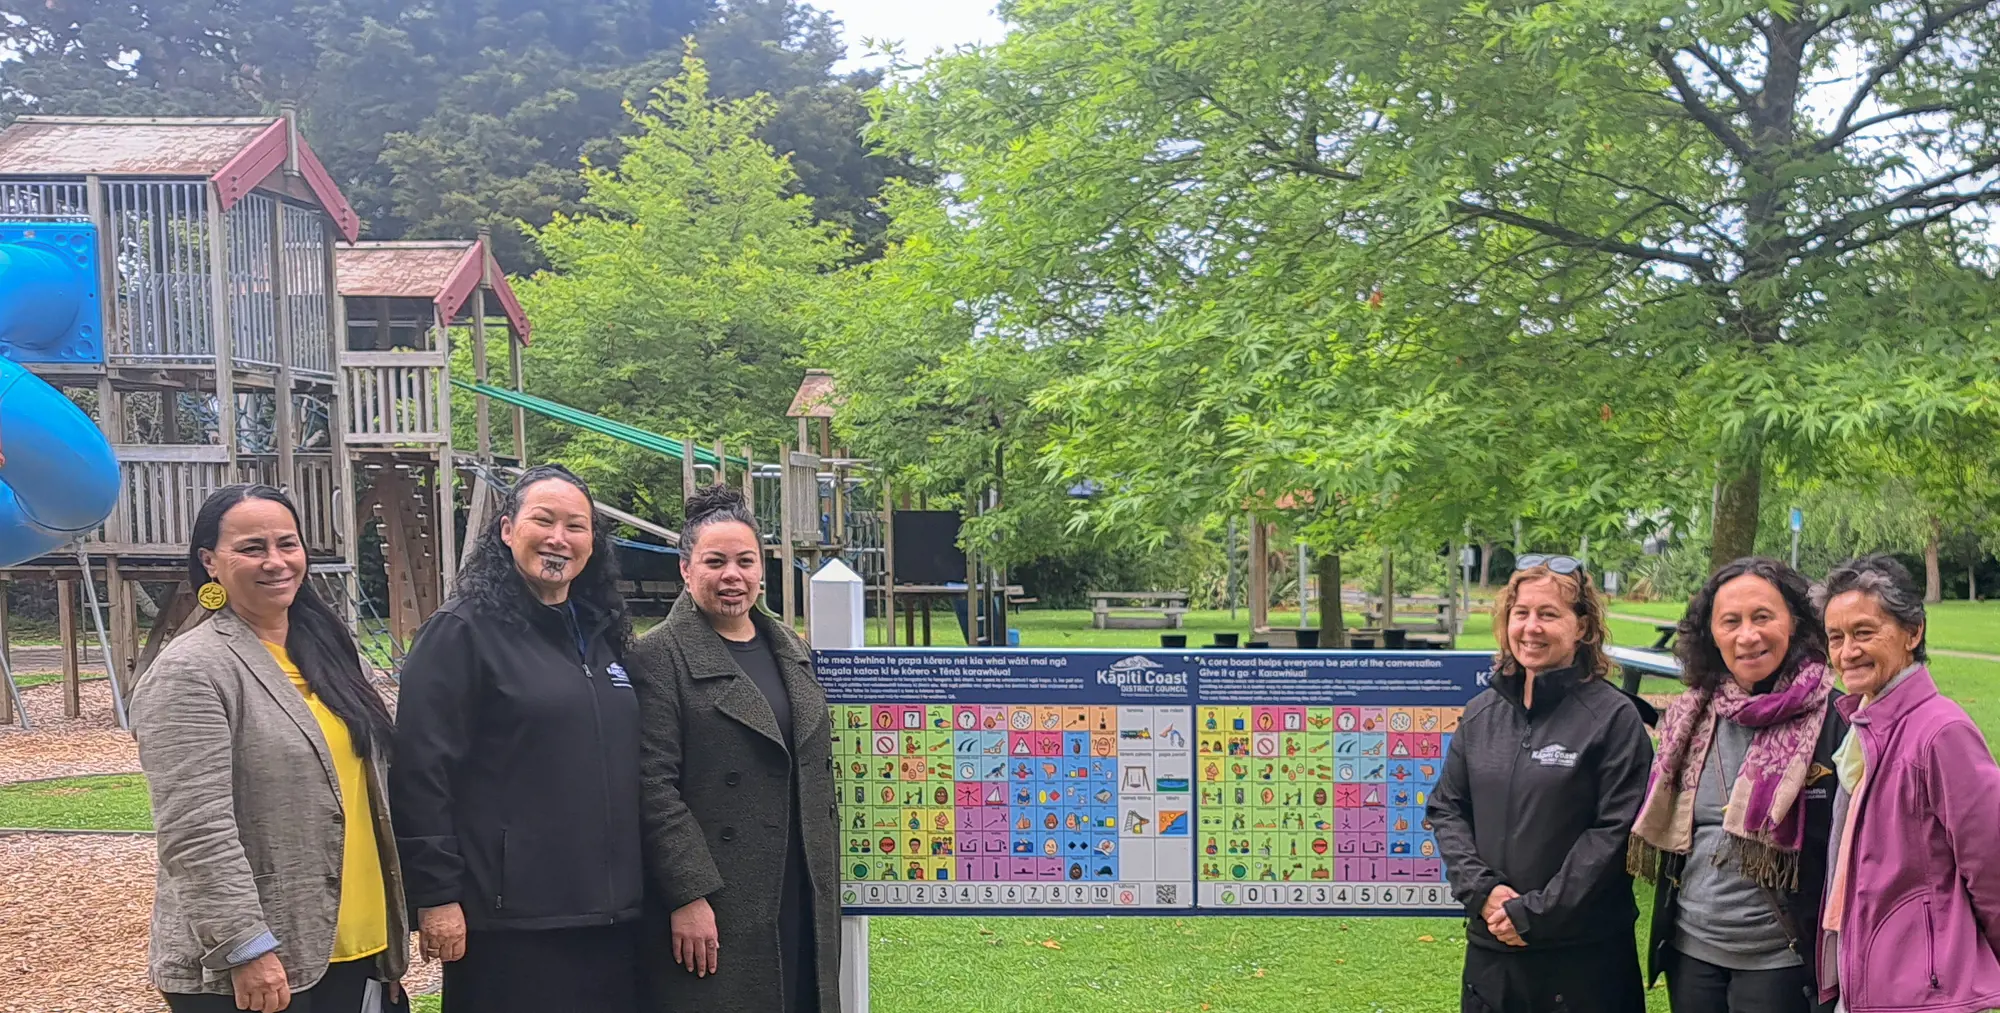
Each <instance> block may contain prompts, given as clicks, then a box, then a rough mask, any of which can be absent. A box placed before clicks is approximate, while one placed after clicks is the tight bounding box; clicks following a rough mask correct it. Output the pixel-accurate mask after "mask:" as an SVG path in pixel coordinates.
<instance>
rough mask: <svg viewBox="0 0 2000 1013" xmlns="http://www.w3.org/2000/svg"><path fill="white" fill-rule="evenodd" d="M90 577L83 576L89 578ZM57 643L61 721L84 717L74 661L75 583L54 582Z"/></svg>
mask: <svg viewBox="0 0 2000 1013" xmlns="http://www.w3.org/2000/svg"><path fill="white" fill-rule="evenodd" d="M88 576H89V574H85V577H86V578H88ZM56 641H57V642H58V643H60V644H61V645H62V686H63V717H66V718H74V717H80V716H82V714H83V687H82V685H81V684H80V682H79V679H80V678H81V674H80V673H79V672H78V671H77V661H76V582H75V581H73V580H57V581H56Z"/></svg>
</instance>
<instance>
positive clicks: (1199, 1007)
mask: <svg viewBox="0 0 2000 1013" xmlns="http://www.w3.org/2000/svg"><path fill="white" fill-rule="evenodd" d="M1680 609H1681V606H1679V605H1677V604H1663V603H1650V604H1637V603H1624V602H1621V603H1618V604H1617V605H1616V606H1615V610H1616V611H1619V612H1624V613H1628V614H1634V615H1657V616H1661V617H1662V618H1675V617H1677V616H1678V615H1679V612H1680ZM1934 616H1935V619H1934V622H1933V634H1932V636H1933V640H1932V642H1933V643H1935V644H1937V645H1938V646H1940V647H1943V646H1951V647H1956V648H1959V649H1962V650H1974V651H1985V652H1991V653H2000V604H1996V605H1972V604H1968V603H1956V602H1954V603H1947V604H1946V605H1944V606H1939V607H1934ZM1272 622H1273V624H1274V625H1279V626H1285V625H1292V624H1295V623H1296V622H1297V613H1296V612H1292V613H1282V612H1280V613H1274V614H1273V616H1272ZM1009 624H1010V625H1012V626H1014V627H1015V628H1017V629H1019V630H1021V640H1022V643H1023V645H1024V646H1029V647H1052V648H1065V647H1077V648H1082V647H1130V648H1138V647H1149V646H1150V647H1157V646H1158V644H1159V631H1157V630H1093V629H1091V628H1090V612H1089V611H1088V610H1083V609H1078V610H1046V611H1044V610H1031V611H1027V612H1021V613H1016V614H1013V615H1010V616H1009ZM1248 629H1249V614H1248V612H1247V611H1241V612H1239V613H1238V614H1237V618H1236V619H1235V620H1233V621H1232V620H1231V618H1230V616H1229V613H1228V612H1226V611H1210V612H1195V613H1190V614H1189V616H1188V620H1187V629H1186V630H1185V632H1186V633H1187V634H1188V641H1189V643H1190V645H1193V646H1201V645H1205V644H1207V643H1208V642H1209V640H1210V639H1211V637H1212V635H1213V634H1214V633H1215V632H1218V631H1227V630H1235V631H1238V632H1240V633H1244V634H1246V635H1247V633H1248ZM879 633H880V627H879V626H871V627H870V635H871V639H879ZM932 634H933V641H934V643H935V644H937V645H938V646H962V645H963V640H962V638H961V637H960V636H959V633H958V624H957V622H956V621H955V620H954V619H952V618H951V615H950V613H949V612H944V611H942V610H940V611H939V612H937V613H934V615H933V621H932ZM1612 636H1613V639H1614V641H1615V642H1617V643H1620V644H1625V645H1628V646H1641V647H1643V646H1648V645H1650V644H1651V643H1652V640H1653V631H1652V629H1651V627H1650V626H1648V625H1646V624H1644V623H1634V622H1625V621H1618V620H1614V621H1613V622H1612ZM1246 639H1247V636H1246ZM1493 646H1494V644H1493V634H1492V626H1491V620H1490V617H1488V616H1486V615H1483V614H1475V615H1472V616H1468V617H1467V621H1466V629H1465V634H1464V635H1463V636H1461V637H1460V638H1459V647H1460V648H1461V649H1466V650H1491V649H1492V648H1493ZM1931 668H1932V671H1933V672H1934V673H1935V674H1936V676H1937V679H1938V684H1939V686H1940V688H1942V689H1943V690H1944V691H1945V692H1946V693H1947V694H1949V695H1950V696H1952V697H1953V698H1954V699H1956V700H1957V701H1958V702H1959V703H1960V704H1961V705H1963V706H1964V707H1965V708H1966V710H1967V711H1968V712H1970V713H1971V714H1972V716H1973V718H1974V719H1975V720H1977V721H1978V722H1979V723H1980V726H1981V727H1982V728H1984V729H1986V730H1987V733H1988V737H1989V739H1990V740H1992V741H1993V742H1994V743H1995V744H1996V745H2000V665H1996V664H1994V663H1991V662H1984V661H1974V660H1969V659H1957V658H1938V659H1935V660H1934V661H1933V662H1932V665H1931ZM1673 685H1674V684H1673V683H1670V682H1668V681H1666V680H1661V679H1648V680H1647V681H1646V685H1645V688H1646V690H1648V691H1651V692H1663V691H1667V690H1670V689H1671V688H1672V687H1673ZM51 789H55V791H54V792H53V793H52V792H51ZM77 789H82V790H81V791H79V790H77ZM23 819H32V820H37V821H40V822H37V823H34V824H32V825H61V826H84V825H91V826H126V827H129V826H134V825H137V826H143V825H145V820H146V800H145V789H144V784H143V782H142V781H141V780H140V779H139V778H136V777H131V776H126V777H122V778H78V779H75V780H73V781H64V782H50V783H49V784H47V785H32V786H19V787H16V788H4V789H0V825H22V824H21V823H20V822H19V821H20V820H23ZM90 820H98V821H100V822H95V823H92V822H88V821H90ZM1639 893H1640V896H1639V904H1640V908H1641V910H1642V911H1650V910H1651V894H1650V890H1649V888H1647V887H1646V886H1645V885H1644V884H1641V887H1640V891H1639ZM1645 923H1646V919H1645V918H1643V917H1642V918H1641V920H1640V928H1639V933H1640V935H1641V937H1642V939H1643V936H1644V934H1645V931H1646V930H1645ZM871 929H872V942H871V944H870V971H871V987H872V991H873V996H872V999H873V1008H874V1009H875V1010H876V1011H877V1013H958V1011H964V1013H1008V1011H1016V1010H1018V1011H1023V1013H1028V1011H1033V1013H1042V1011H1044V1010H1049V1009H1078V1010H1090V1011H1100V1010H1101V1011H1105V1013H1124V1011H1131V1013H1141V1011H1144V1013H1155V1011H1165V1010H1172V1011H1177V1013H1178V1011H1187V1013H1197V1011H1203V1010H1206V1011H1210V1013H1229V1011H1241V1013H1307V1011H1312V1013H1323V1011H1334V1013H1350V1011H1351V1013H1432V1011H1436V1013H1447V1011H1450V1010H1455V1009H1457V1008H1458V992H1459V987H1458V970H1459V966H1460V962H1461V960H1462V959H1463V952H1464V945H1465V943H1464V936H1463V928H1462V926H1461V925H1460V924H1459V923H1458V922H1457V921H1456V920H1453V919H1439V918H1373V919H1370V918H1242V917H1217V918H1207V917H1204V918H1186V919H1172V918H953V917H924V918H875V919H873V920H872V924H871ZM1649 999H1650V1007H1651V1009H1652V1011H1654V1013H1665V1010H1666V1008H1667V1004H1666V993H1665V990H1664V989H1660V990H1656V991H1654V992H1652V993H1650V994H1649ZM438 1008H439V1006H438V999H437V997H436V996H419V997H417V999H416V1002H415V1005H414V1009H416V1010H418V1011H425V1013H437V1011H438Z"/></svg>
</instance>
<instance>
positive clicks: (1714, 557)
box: [1708, 441, 1764, 569]
mask: <svg viewBox="0 0 2000 1013" xmlns="http://www.w3.org/2000/svg"><path fill="white" fill-rule="evenodd" d="M1718 470H1719V471H1720V472H1721V475H1722V485H1721V488H1720V489H1719V490H1718V492H1717V494H1716V497H1715V530H1714V536H1713V541H1712V542H1711V543H1710V545H1709V550H1708V562H1709V567H1710V568H1711V569H1713V568H1716V567H1720V566H1722V565H1723V564H1724V563H1728V562H1730V561H1732V560H1736V559H1741V558H1743V557H1744V556H1748V555H1751V554H1753V553H1755V552H1756V551H1757V508H1758V504H1759V500H1760V499H1761V498H1762V495H1763V487H1764V451H1763V447H1762V446H1761V445H1760V444H1758V443H1756V442H1755V441H1752V442H1751V443H1749V445H1748V446H1746V447H1744V448H1743V449H1741V450H1739V451H1737V453H1736V454H1735V455H1734V456H1733V457H1731V458H1729V459H1727V460H1724V461H1722V462H1721V463H1720V464H1719V465H1718Z"/></svg>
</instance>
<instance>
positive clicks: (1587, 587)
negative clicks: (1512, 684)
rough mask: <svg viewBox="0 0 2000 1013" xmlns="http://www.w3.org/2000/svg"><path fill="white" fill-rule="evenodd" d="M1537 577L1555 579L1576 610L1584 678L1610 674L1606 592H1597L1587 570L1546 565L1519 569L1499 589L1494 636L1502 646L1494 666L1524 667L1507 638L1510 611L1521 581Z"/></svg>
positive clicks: (1501, 668)
mask: <svg viewBox="0 0 2000 1013" xmlns="http://www.w3.org/2000/svg"><path fill="white" fill-rule="evenodd" d="M1536 580H1549V581H1554V582H1555V585H1556V587H1557V588H1559V589H1560V590H1561V594H1562V597H1563V600H1564V601H1567V602H1569V604H1570V607H1571V608H1573V609H1575V610H1576V619H1577V641H1576V651H1577V658H1576V660H1577V663H1578V664H1579V665H1581V666H1582V667H1583V669H1584V673H1583V677H1584V679H1586V680H1590V679H1603V678H1606V677H1608V676H1609V675H1610V674H1611V658H1610V656H1609V655H1607V654H1605V653H1604V645H1605V643H1606V642H1608V641H1609V640H1610V638H1611V629H1610V627H1609V626H1608V625H1607V624H1606V623H1605V619H1604V613H1605V606H1604V596H1603V595H1601V594H1598V593H1597V588H1596V587H1595V586H1594V585H1592V584H1591V583H1590V581H1589V580H1588V579H1587V578H1586V577H1585V575H1584V571H1582V570H1577V571H1576V572H1574V573H1557V572H1555V571H1554V570H1551V569H1549V568H1548V567H1546V566H1531V567H1529V568H1527V569H1525V570H1516V571H1515V572H1514V575H1513V576H1512V577H1510V578H1508V580H1507V586H1506V587H1503V588H1501V589H1500V595H1499V597H1497V598H1495V599H1493V639H1495V640H1497V641H1499V642H1500V649H1499V650H1497V651H1494V652H1493V670H1494V671H1496V672H1512V671H1516V670H1518V669H1519V668H1520V667H1521V666H1520V663H1519V662H1517V661H1515V660H1514V645H1513V644H1511V643H1509V642H1508V640H1507V613H1509V612H1511V611H1513V609H1514V601H1515V599H1517V598H1519V597H1520V594H1521V585H1523V584H1526V583H1528V582H1530V581H1536ZM1586 651H1587V652H1588V655H1587V656H1586V654H1585V652H1586Z"/></svg>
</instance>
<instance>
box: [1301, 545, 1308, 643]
mask: <svg viewBox="0 0 2000 1013" xmlns="http://www.w3.org/2000/svg"><path fill="white" fill-rule="evenodd" d="M1307 625H1308V624H1307V623H1306V540H1305V539H1303V538H1301V539H1299V629H1305V628H1306V626H1307Z"/></svg>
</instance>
